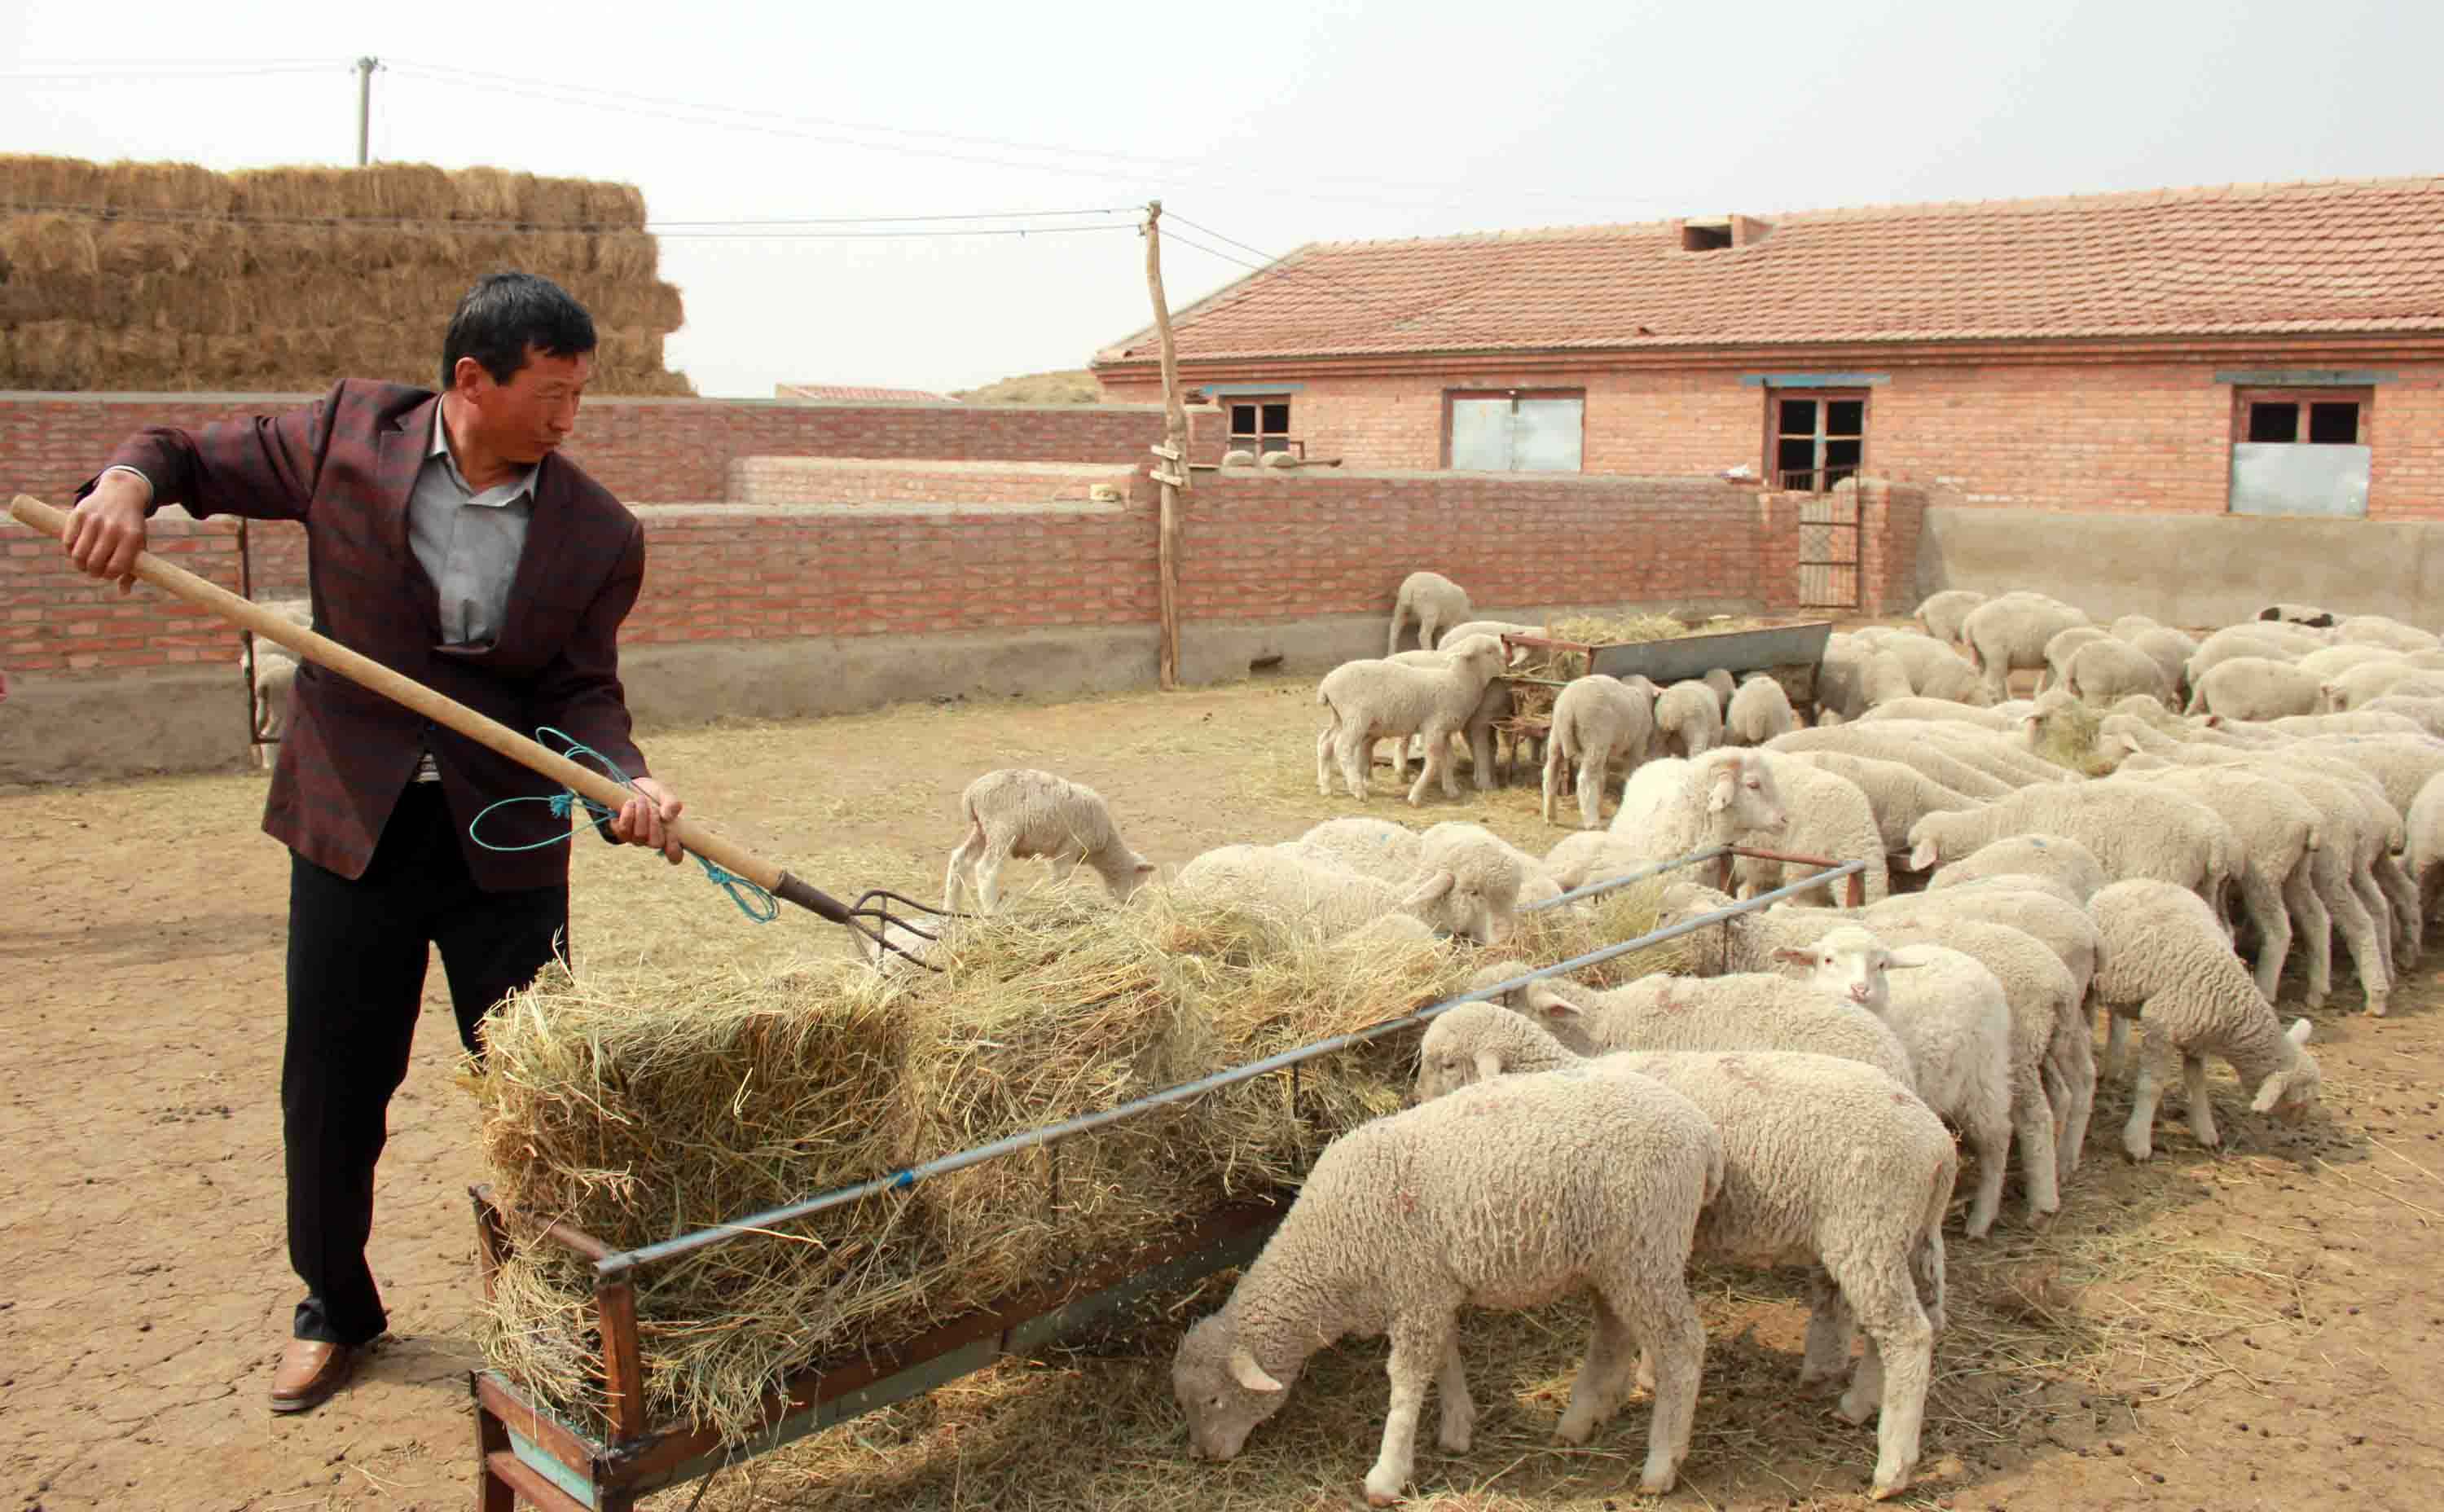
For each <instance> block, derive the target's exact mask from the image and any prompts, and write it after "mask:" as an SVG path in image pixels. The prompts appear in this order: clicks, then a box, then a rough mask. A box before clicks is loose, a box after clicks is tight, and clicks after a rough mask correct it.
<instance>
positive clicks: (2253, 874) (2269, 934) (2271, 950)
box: [2239, 865, 2291, 1003]
mask: <svg viewBox="0 0 2444 1512" xmlns="http://www.w3.org/2000/svg"><path fill="white" fill-rule="evenodd" d="M2239 880H2240V901H2241V906H2242V907H2243V908H2244V909H2246V910H2247V911H2248V913H2249V922H2250V923H2251V924H2253V925H2255V926H2256V927H2257V995H2258V996H2259V997H2261V998H2264V999H2265V1000H2266V1001H2267V1002H2268V1003H2271V1002H2273V1001H2274V995H2275V993H2276V992H2277V991H2279V990H2280V989H2281V984H2282V981H2283V959H2284V957H2285V956H2287V955H2288V954H2290V953H2291V915H2290V914H2289V913H2287V912H2286V911H2285V910H2284V907H2283V894H2282V893H2281V892H2280V891H2279V890H2278V889H2277V888H2276V887H2275V886H2274V884H2273V883H2272V882H2270V881H2268V880H2267V876H2266V874H2265V873H2264V872H2262V871H2260V870H2259V869H2258V868H2257V867H2255V866H2254V865H2251V866H2247V867H2243V868H2242V869H2241V873H2240V878H2239Z"/></svg>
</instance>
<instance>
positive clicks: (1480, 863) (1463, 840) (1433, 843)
mask: <svg viewBox="0 0 2444 1512" xmlns="http://www.w3.org/2000/svg"><path fill="white" fill-rule="evenodd" d="M1521 881H1522V873H1521V869H1520V865H1519V858H1518V857H1517V856H1515V855H1513V854H1512V853H1511V850H1510V848H1509V846H1507V845H1505V844H1503V843H1502V841H1501V840H1499V839H1496V838H1495V837H1494V836H1493V835H1491V834H1490V832H1486V831H1483V830H1481V829H1479V828H1478V827H1477V826H1474V825H1453V826H1450V827H1449V828H1446V827H1445V826H1443V825H1440V824H1437V825H1435V827H1434V828H1433V829H1431V830H1428V831H1427V832H1426V838H1425V843H1424V848H1423V860H1422V863H1421V865H1420V866H1419V868H1418V871H1417V875H1416V877H1415V878H1414V879H1413V880H1412V882H1411V884H1410V888H1409V892H1408V894H1406V895H1405V896H1403V897H1402V898H1401V899H1400V909H1401V912H1403V913H1414V914H1416V916H1417V917H1419V918H1421V919H1423V920H1425V921H1426V922H1427V923H1428V924H1431V925H1433V926H1435V928H1436V929H1439V930H1442V931H1446V932H1448V933H1451V934H1455V935H1460V936H1462V937H1464V938H1467V939H1469V940H1472V941H1474V942H1475V943H1476V944H1478V945H1499V944H1501V943H1502V942H1503V941H1504V940H1506V939H1508V938H1509V936H1510V931H1512V930H1513V929H1514V928H1516V927H1517V925H1518V912H1519V888H1520V884H1521Z"/></svg>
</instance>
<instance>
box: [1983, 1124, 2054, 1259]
mask: <svg viewBox="0 0 2444 1512" xmlns="http://www.w3.org/2000/svg"><path fill="white" fill-rule="evenodd" d="M2016 1092H2017V1089H2016V1088H2015V1089H2014V1093H2015V1096H2014V1097H2013V1099H2012V1102H2011V1105H2010V1106H2009V1108H2006V1109H2001V1110H1998V1111H1999V1112H2000V1113H2001V1115H2002V1116H2000V1117H1991V1118H1990V1117H1985V1116H1979V1117H1978V1118H1977V1119H1976V1120H1975V1121H1974V1122H1972V1123H1971V1124H1969V1126H1968V1127H1966V1128H1964V1129H1963V1130H1962V1131H1961V1133H1962V1134H1965V1135H1967V1136H1968V1144H1969V1148H1970V1149H1972V1150H1974V1151H1975V1152H1977V1196H1976V1198H1975V1200H1973V1201H1972V1202H1971V1203H1970V1205H1969V1222H1968V1224H1967V1226H1965V1228H1964V1229H1963V1231H1964V1232H1965V1233H1967V1234H1968V1235H1969V1237H1970V1238H1972V1239H1983V1238H1985V1237H1986V1230H1988V1229H1990V1228H1991V1227H1993V1226H1994V1214H1995V1213H1996V1212H1997V1211H1998V1210H1999V1209H2000V1208H2002V1206H2003V1177H2004V1175H2005V1174H2006V1173H2008V1172H2009V1171H2010V1169H2011V1135H2012V1133H2013V1129H2012V1125H2013V1123H2014V1122H2015V1121H2016V1122H2018V1123H2019V1125H2020V1128H2019V1131H2018V1133H2019V1134H2020V1138H2021V1156H2022V1159H2023V1161H2024V1162H2025V1160H2026V1158H2027V1149H2028V1144H2027V1121H2026V1120H2025V1119H2022V1118H2020V1117H2019V1113H2020V1106H2019V1099H2018V1097H2017V1096H2016ZM2046 1143H2047V1144H2051V1143H2052V1141H2051V1140H2047V1141H2046ZM2052 1163H2053V1161H2052V1156H2051V1155H2050V1154H2048V1155H2047V1156H2046V1167H2047V1170H2048V1171H2050V1170H2051V1168H2052ZM2032 1221H2033V1220H2032Z"/></svg>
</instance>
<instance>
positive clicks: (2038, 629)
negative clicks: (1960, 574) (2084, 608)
mask: <svg viewBox="0 0 2444 1512" xmlns="http://www.w3.org/2000/svg"><path fill="white" fill-rule="evenodd" d="M2087 622H2088V618H2087V616H2086V615H2084V614H2083V613H2081V612H2080V611H2079V610H2077V609H2074V608H2072V607H2071V606H2070V605H2068V604H2066V603H2063V602H2062V601H2060V600H2059V599H2048V598H2046V597H2045V596H2044V595H2042V594H2032V593H2007V594H2004V595H2002V596H2001V597H1999V598H1995V599H1988V600H1987V601H1986V602H1984V603H1982V604H1980V605H1978V606H1977V607H1976V608H1975V609H1973V610H1972V611H1970V613H1969V615H1968V617H1967V618H1965V619H1963V620H1962V621H1961V624H1960V638H1961V640H1962V642H1963V643H1964V644H1966V645H1967V646H1968V648H1969V664H1970V666H1971V667H1972V668H1973V669H1974V670H1975V671H1976V672H1977V673H1979V674H1980V675H1982V676H1983V677H1984V678H1985V680H1986V691H1988V692H1990V693H1991V694H1992V695H1993V696H1994V697H1995V698H1996V699H1998V700H1999V699H2003V698H2007V697H2009V695H2010V676H2011V673H2015V672H2019V671H2023V670H2028V671H2035V672H2038V673H2040V674H2041V675H2042V673H2043V671H2044V669H2045V666H2046V643H2047V642H2049V641H2050V640H2052V639H2053V637H2054V636H2056V635H2057V634H2059V633H2060V632H2062V631H2064V630H2068V629H2069V628H2071V627H2072V626H2073V625H2083V624H2086V623H2087Z"/></svg>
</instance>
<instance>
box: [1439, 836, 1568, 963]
mask: <svg viewBox="0 0 2444 1512" xmlns="http://www.w3.org/2000/svg"><path fill="white" fill-rule="evenodd" d="M1417 865H1418V867H1419V869H1420V871H1421V872H1423V873H1428V874H1431V873H1435V872H1450V873H1452V874H1453V876H1460V877H1464V878H1468V879H1470V881H1471V882H1472V886H1473V887H1474V889H1475V890H1476V891H1478V892H1480V893H1482V894H1484V896H1485V898H1486V900H1487V906H1488V907H1489V908H1490V910H1491V913H1492V923H1493V938H1494V939H1495V940H1497V941H1499V940H1502V939H1505V938H1508V937H1509V933H1510V931H1512V930H1513V929H1515V928H1516V927H1517V926H1518V922H1519V919H1518V911H1519V910H1520V909H1521V908H1524V907H1526V906H1527V905H1528V904H1531V903H1547V902H1550V901H1552V900H1553V899H1554V898H1557V897H1560V896H1561V895H1562V889H1561V888H1560V886H1558V885H1557V884H1556V883H1555V882H1554V881H1553V878H1552V875H1551V874H1550V873H1548V872H1547V871H1546V869H1545V863H1544V862H1543V861H1542V860H1540V859H1539V858H1537V857H1533V856H1530V855H1528V853H1527V852H1526V851H1523V850H1521V849H1520V848H1519V847H1518V846H1516V845H1513V844H1511V843H1510V842H1509V840H1506V839H1503V838H1502V837H1501V836H1499V835H1496V834H1494V833H1493V832H1492V831H1491V830H1490V829H1487V828H1486V827H1485V826H1484V825H1482V824H1470V823H1465V822H1461V821H1444V822H1443V823H1440V824H1436V825H1435V826H1434V827H1433V828H1431V829H1429V830H1427V831H1426V833H1425V834H1424V835H1423V836H1421V837H1419V838H1418V840H1417Z"/></svg>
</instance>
